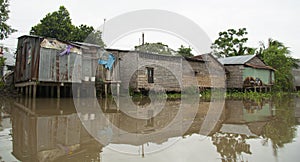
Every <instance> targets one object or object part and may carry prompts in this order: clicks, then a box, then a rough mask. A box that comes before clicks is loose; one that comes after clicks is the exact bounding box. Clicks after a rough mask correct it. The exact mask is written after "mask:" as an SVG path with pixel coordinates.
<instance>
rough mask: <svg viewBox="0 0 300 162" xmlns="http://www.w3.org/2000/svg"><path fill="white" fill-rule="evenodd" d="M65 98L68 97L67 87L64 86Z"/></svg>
mask: <svg viewBox="0 0 300 162" xmlns="http://www.w3.org/2000/svg"><path fill="white" fill-rule="evenodd" d="M64 97H67V86H64Z"/></svg>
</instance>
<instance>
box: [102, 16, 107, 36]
mask: <svg viewBox="0 0 300 162" xmlns="http://www.w3.org/2000/svg"><path fill="white" fill-rule="evenodd" d="M105 21H106V18H104V20H103V29H102V38H104V29H105ZM102 40H103V39H102Z"/></svg>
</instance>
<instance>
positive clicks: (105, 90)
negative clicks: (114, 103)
mask: <svg viewBox="0 0 300 162" xmlns="http://www.w3.org/2000/svg"><path fill="white" fill-rule="evenodd" d="M107 87H108V86H107V84H104V94H105V97H107Z"/></svg>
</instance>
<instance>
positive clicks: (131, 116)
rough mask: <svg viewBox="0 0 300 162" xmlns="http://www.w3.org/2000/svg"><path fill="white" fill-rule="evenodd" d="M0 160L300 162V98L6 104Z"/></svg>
mask: <svg viewBox="0 0 300 162" xmlns="http://www.w3.org/2000/svg"><path fill="white" fill-rule="evenodd" d="M0 108H1V109H0V111H1V116H0V161H8V162H10V161H101V162H102V161H103V162H118V161H123V162H125V161H130V162H134V161H147V162H148V161H149V162H151V161H157V162H158V161H175V162H185V161H188V162H193V161H195V162H196V161H197V162H199V161H205V162H206V161H226V162H227V161H255V162H257V161H264V162H265V161H270V162H271V161H283V162H284V161H299V159H300V154H299V153H298V152H299V151H298V150H299V149H300V137H299V136H300V127H299V123H300V98H297V97H293V96H290V97H285V98H280V99H276V100H272V99H269V100H263V101H262V100H261V101H250V100H226V101H225V102H223V101H216V100H214V101H202V100H200V102H197V103H190V104H189V103H182V102H181V100H164V99H160V100H158V101H156V102H151V99H149V98H148V99H137V100H134V101H132V100H131V99H126V98H125V99H124V98H119V99H118V100H114V99H98V100H96V99H70V98H68V99H66V98H61V99H48V98H37V99H28V98H27V99H26V98H14V99H11V98H1V99H0Z"/></svg>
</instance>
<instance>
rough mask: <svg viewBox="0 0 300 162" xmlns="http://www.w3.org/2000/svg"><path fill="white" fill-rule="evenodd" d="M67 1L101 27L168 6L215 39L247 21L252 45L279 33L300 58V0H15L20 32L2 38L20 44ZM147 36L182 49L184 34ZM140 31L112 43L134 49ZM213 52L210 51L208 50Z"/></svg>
mask: <svg viewBox="0 0 300 162" xmlns="http://www.w3.org/2000/svg"><path fill="white" fill-rule="evenodd" d="M61 5H64V6H65V7H66V8H67V10H68V11H69V12H70V16H71V18H72V22H73V24H75V25H80V24H86V25H91V26H93V27H94V28H98V27H99V26H101V25H102V24H103V20H104V18H105V19H106V20H110V19H112V18H114V17H116V16H118V15H122V14H124V13H127V12H130V11H135V10H141V9H163V10H168V11H172V12H175V13H178V14H180V15H183V16H185V17H187V18H189V19H191V20H192V21H194V22H195V23H197V24H198V25H199V26H200V27H201V28H202V29H203V30H204V31H205V32H206V33H207V35H208V36H209V37H210V39H211V40H215V39H216V38H217V37H218V33H219V32H220V31H225V30H227V29H229V28H234V29H238V28H242V27H246V28H247V31H248V33H249V34H248V38H249V42H248V45H249V46H252V47H258V45H259V42H260V41H263V42H267V40H268V38H273V39H276V40H279V41H281V42H283V43H284V44H285V45H286V46H288V47H290V50H291V51H292V55H293V56H294V57H296V58H300V46H299V45H300V34H299V33H300V21H299V20H300V16H299V15H300V1H299V0H285V1H283V0H281V1H279V0H265V1H261V0H226V1H225V0H224V1H217V0H209V1H208V0H185V1H183V0H168V1H167V0H149V1H145V0H127V1H125V0H103V1H101V0H85V1H83V0H42V1H39V0H26V1H24V0H11V1H10V7H9V9H10V10H11V13H10V20H9V24H10V25H12V27H13V28H15V29H17V30H18V32H17V33H14V34H13V35H11V36H10V38H9V39H6V40H4V41H1V42H0V44H2V45H4V46H7V47H9V48H15V47H16V44H17V38H18V37H19V36H21V35H24V34H28V33H29V30H30V29H31V27H32V26H34V25H36V24H37V23H39V21H40V20H41V19H42V18H43V17H45V15H46V14H47V13H49V12H53V11H57V10H58V9H59V6H61ZM145 34H146V42H163V43H166V44H169V45H170V46H171V47H172V48H174V49H177V48H178V47H179V45H180V44H183V43H182V42H181V41H180V40H176V39H173V40H172V36H165V34H163V33H160V34H159V33H155V32H145ZM139 38H140V33H135V34H132V35H131V36H128V38H124V39H122V40H120V41H119V42H117V43H116V44H115V45H113V46H112V47H114V48H122V49H132V48H133V46H134V45H138V44H139ZM203 52H207V51H203Z"/></svg>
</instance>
